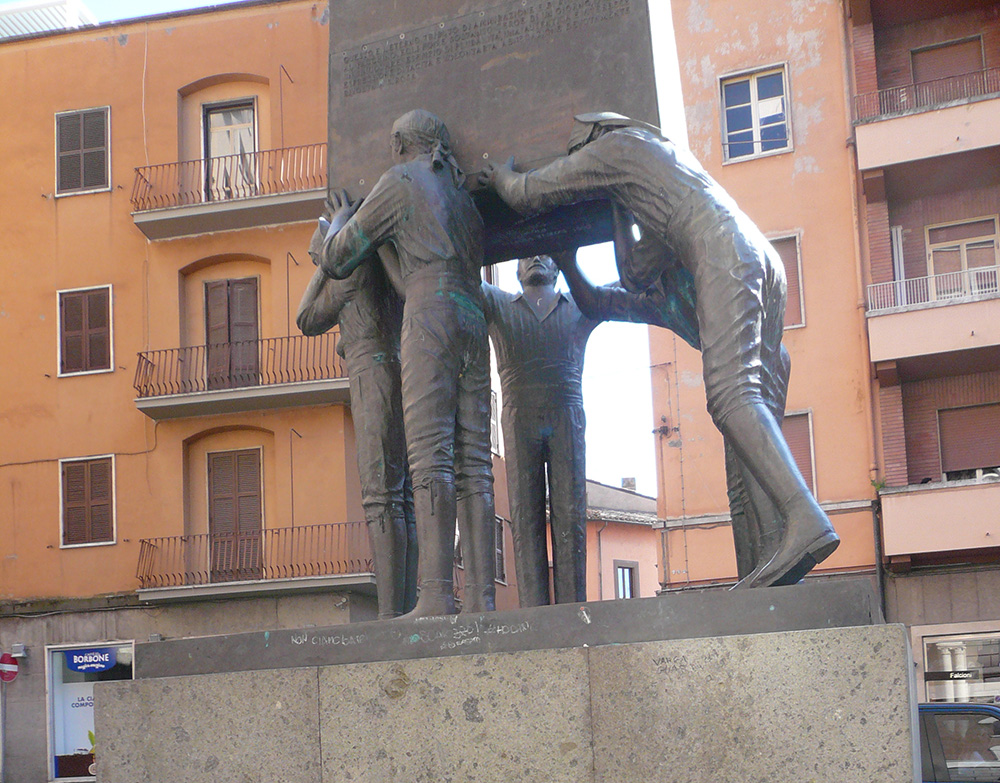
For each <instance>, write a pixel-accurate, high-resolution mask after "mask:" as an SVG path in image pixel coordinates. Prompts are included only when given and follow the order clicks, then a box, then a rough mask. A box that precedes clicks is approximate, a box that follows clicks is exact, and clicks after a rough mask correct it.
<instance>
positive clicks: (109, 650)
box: [66, 647, 118, 672]
mask: <svg viewBox="0 0 1000 783" xmlns="http://www.w3.org/2000/svg"><path fill="white" fill-rule="evenodd" d="M117 660H118V656H117V650H116V649H115V648H114V647H97V648H90V649H85V650H66V666H67V668H69V669H70V670H71V671H74V672H106V671H107V670H108V669H110V668H112V667H113V666H114V665H115V663H117Z"/></svg>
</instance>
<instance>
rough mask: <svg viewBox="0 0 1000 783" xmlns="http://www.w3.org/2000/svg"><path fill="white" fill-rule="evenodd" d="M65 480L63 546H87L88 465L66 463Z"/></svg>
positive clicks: (64, 465)
mask: <svg viewBox="0 0 1000 783" xmlns="http://www.w3.org/2000/svg"><path fill="white" fill-rule="evenodd" d="M62 473H63V475H62V480H63V544H67V545H70V544H86V543H88V542H89V541H90V536H89V530H88V529H87V463H86V462H64V463H63V466H62Z"/></svg>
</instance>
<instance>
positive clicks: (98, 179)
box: [56, 109, 108, 193]
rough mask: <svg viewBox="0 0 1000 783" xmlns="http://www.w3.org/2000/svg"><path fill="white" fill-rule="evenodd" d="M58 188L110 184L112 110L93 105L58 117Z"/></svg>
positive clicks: (70, 190)
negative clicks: (110, 126)
mask: <svg viewBox="0 0 1000 783" xmlns="http://www.w3.org/2000/svg"><path fill="white" fill-rule="evenodd" d="M56 149H57V156H56V157H57V163H56V169H57V170H56V189H57V191H58V192H60V193H67V192H72V191H74V190H93V189H96V188H103V187H106V186H107V184H108V111H107V109H92V110H90V111H76V112H67V113H65V114H60V115H58V116H57V118H56Z"/></svg>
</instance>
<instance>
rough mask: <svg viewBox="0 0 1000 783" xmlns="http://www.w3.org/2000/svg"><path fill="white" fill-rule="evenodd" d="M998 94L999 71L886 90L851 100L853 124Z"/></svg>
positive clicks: (989, 70)
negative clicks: (852, 103) (852, 104)
mask: <svg viewBox="0 0 1000 783" xmlns="http://www.w3.org/2000/svg"><path fill="white" fill-rule="evenodd" d="M998 94H1000V68H988V69H986V70H983V71H976V72H975V73H965V74H962V75H960V76H950V77H948V78H946V79H936V80H934V81H931V82H921V83H919V84H906V85H903V86H902V87H889V88H888V89H885V90H879V91H878V92H870V93H866V94H864V95H856V96H854V118H855V120H854V121H855V122H856V123H865V122H872V121H873V120H882V119H886V118H888V117H898V116H901V115H903V114H914V113H917V112H924V111H929V110H930V109H939V108H942V107H945V106H949V105H952V104H955V103H964V102H967V101H971V100H976V99H979V98H984V97H991V96H995V95H998Z"/></svg>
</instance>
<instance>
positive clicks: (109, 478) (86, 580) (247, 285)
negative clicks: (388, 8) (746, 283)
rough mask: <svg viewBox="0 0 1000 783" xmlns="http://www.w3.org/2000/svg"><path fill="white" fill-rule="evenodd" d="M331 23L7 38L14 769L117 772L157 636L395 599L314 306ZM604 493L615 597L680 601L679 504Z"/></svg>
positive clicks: (6, 618)
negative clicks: (109, 734) (667, 571)
mask: <svg viewBox="0 0 1000 783" xmlns="http://www.w3.org/2000/svg"><path fill="white" fill-rule="evenodd" d="M330 24H331V20H330V11H329V8H328V5H327V3H325V2H313V1H312V0H284V1H283V2H259V1H254V2H246V3H240V4H236V5H232V6H226V7H221V8H214V9H205V10H203V11H195V12H187V13H178V14H174V15H169V16H158V17H148V18H144V19H137V20H131V21H127V22H122V23H111V24H105V25H100V26H96V27H85V28H83V29H79V30H66V31H55V32H40V33H33V34H31V35H25V36H21V37H12V38H7V39H5V40H0V84H3V85H4V89H3V93H2V97H0V101H2V102H3V105H4V111H3V112H2V113H0V114H2V116H0V150H2V157H3V160H4V175H3V176H2V177H0V205H2V208H0V280H2V285H0V366H2V367H3V368H4V369H3V372H2V374H0V650H3V651H12V652H13V653H14V654H15V655H16V656H18V661H19V664H20V669H19V674H18V677H17V679H16V680H15V681H14V682H12V683H9V684H7V683H5V684H4V685H3V686H2V687H3V688H4V697H5V699H6V712H5V716H4V719H3V722H2V725H0V749H2V755H0V764H2V771H3V775H4V779H5V780H6V781H8V783H22V782H23V783H27V781H32V782H34V781H39V780H53V779H72V778H82V779H90V778H91V777H92V776H91V775H90V774H89V772H88V770H89V765H90V762H91V761H92V758H91V756H90V755H89V752H90V751H92V747H91V740H90V739H89V738H88V736H87V730H88V728H91V727H92V726H93V718H92V715H93V700H92V683H93V682H94V681H95V680H99V679H118V678H127V677H130V676H131V660H132V650H133V645H134V643H135V642H136V640H138V641H140V642H146V641H147V640H156V639H160V638H171V637H173V638H176V637H179V636H198V635H206V634H220V633H233V632H245V631H254V630H266V629H277V628H290V627H306V626H310V625H317V626H323V625H333V624H337V623H346V622H351V621H357V620H365V619H371V618H373V617H374V609H375V604H374V575H373V574H372V573H371V565H370V559H369V553H368V543H367V533H366V529H365V525H364V522H363V512H362V508H361V503H360V489H359V481H358V477H357V469H356V464H355V454H354V435H353V429H352V420H351V416H350V409H349V407H348V403H349V395H348V379H347V378H346V377H345V373H344V369H343V367H342V365H341V362H340V358H339V356H338V355H337V353H336V341H337V335H336V333H331V334H327V335H323V336H320V337H315V338H307V337H304V336H302V335H301V334H299V333H298V331H297V329H296V327H295V323H294V320H295V312H296V308H297V305H298V301H299V299H300V296H301V292H302V291H303V290H304V288H305V286H306V283H307V281H308V279H309V277H310V276H311V274H312V271H313V267H312V264H311V263H310V260H309V257H308V254H307V252H306V248H307V247H308V244H309V238H310V236H311V234H312V231H313V227H314V225H315V218H316V216H317V215H318V214H319V213H320V211H321V209H322V203H323V198H324V195H325V191H326V186H327V141H326V139H327V123H326V113H327V112H326V106H327V103H326V95H327V89H326V84H327V56H328V49H329V25H330ZM220 44H221V45H220ZM387 126H388V120H387ZM387 152H388V145H387ZM388 163H389V161H388V155H387V160H386V165H388ZM352 195H354V196H359V195H362V194H360V193H353V194H352ZM497 450H499V448H498V449H497ZM495 467H496V474H497V500H498V508H497V511H498V514H499V515H500V517H506V516H507V510H506V507H507V504H506V489H505V482H504V476H503V463H502V460H501V459H500V458H499V456H498V457H497V458H496V459H495ZM591 492H592V493H596V495H594V497H592V499H591V505H592V506H593V508H592V509H591V511H590V522H589V545H590V558H591V560H590V562H591V569H592V570H591V574H590V584H591V593H592V597H593V598H594V599H595V600H596V599H598V598H602V597H603V598H614V597H631V596H637V595H643V596H649V595H653V594H654V593H655V591H656V589H657V587H658V582H657V578H656V568H657V554H658V550H657V540H658V534H657V533H656V532H655V531H654V530H653V523H654V522H655V520H656V516H655V502H654V501H653V500H652V499H648V498H645V499H643V498H642V497H641V496H637V495H634V493H626V492H622V491H621V490H614V489H612V488H606V487H605V488H602V487H601V486H600V485H594V486H592V487H591ZM497 530H498V538H497V559H498V572H499V576H500V581H499V583H498V606H499V607H500V608H513V607H515V606H516V605H517V593H516V578H515V577H514V568H513V560H512V557H511V533H510V528H509V524H508V523H507V522H505V521H504V520H503V519H501V518H498V521H497ZM456 573H457V574H458V578H459V583H460V582H461V568H457V569H456ZM99 746H100V738H97V748H98V753H99Z"/></svg>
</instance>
